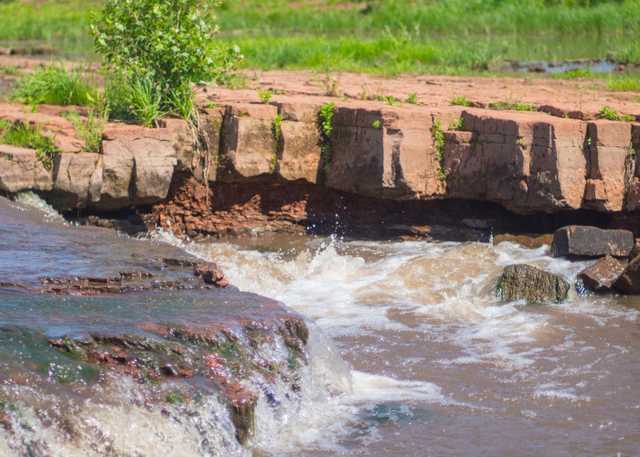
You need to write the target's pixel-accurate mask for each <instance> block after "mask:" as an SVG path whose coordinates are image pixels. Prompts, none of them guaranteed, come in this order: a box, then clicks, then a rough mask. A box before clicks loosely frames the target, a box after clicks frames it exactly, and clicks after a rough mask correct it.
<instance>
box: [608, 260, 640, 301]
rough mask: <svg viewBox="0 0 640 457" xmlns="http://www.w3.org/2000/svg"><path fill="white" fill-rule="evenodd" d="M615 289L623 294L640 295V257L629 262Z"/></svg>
mask: <svg viewBox="0 0 640 457" xmlns="http://www.w3.org/2000/svg"><path fill="white" fill-rule="evenodd" d="M614 287H615V288H616V289H617V290H618V291H620V292H622V293H623V294H629V295H633V294H640V256H637V257H636V258H634V259H633V260H632V261H631V262H629V265H627V267H626V268H625V269H624V271H623V272H622V274H621V275H620V277H619V278H618V280H617V281H616V282H615V284H614Z"/></svg>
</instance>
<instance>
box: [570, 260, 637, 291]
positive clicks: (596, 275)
mask: <svg viewBox="0 0 640 457" xmlns="http://www.w3.org/2000/svg"><path fill="white" fill-rule="evenodd" d="M627 263H628V262H627V261H626V260H620V259H617V258H615V257H611V256H609V255H608V256H606V257H603V258H601V259H599V260H598V261H597V262H596V263H594V264H593V265H591V266H590V267H588V268H585V269H584V270H583V271H581V272H580V274H579V275H578V279H579V280H581V281H582V283H583V284H584V286H585V287H586V288H587V289H589V290H592V291H594V292H606V291H610V290H612V288H613V285H614V284H615V283H616V281H617V280H618V278H620V275H622V273H623V272H624V270H625V268H626V266H627Z"/></svg>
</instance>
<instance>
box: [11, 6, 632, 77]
mask: <svg viewBox="0 0 640 457" xmlns="http://www.w3.org/2000/svg"><path fill="white" fill-rule="evenodd" d="M294 3H295V5H294ZM335 3H336V2H335V1H332V0H326V1H325V2H307V3H305V2H289V1H285V0H226V1H225V2H224V5H223V7H222V9H221V11H220V13H219V21H220V27H221V35H220V38H221V39H222V40H223V41H224V42H227V43H229V44H238V45H239V46H240V48H241V51H242V53H243V55H244V56H245V61H244V64H243V65H244V66H245V67H247V68H263V69H275V68H287V69H303V68H304V69H314V70H317V71H321V72H322V71H336V70H349V71H364V72H373V73H381V74H386V75H393V74H398V73H405V72H410V73H425V72H429V73H443V74H469V73H478V72H480V73H482V72H487V71H488V70H490V69H492V68H493V66H494V64H496V63H498V62H500V61H502V60H504V59H517V60H539V59H540V60H562V59H576V58H604V57H606V56H608V55H613V56H615V57H616V58H619V59H620V60H623V61H626V62H640V43H639V42H638V40H637V37H638V36H639V35H640V2H638V1H636V0H626V1H625V0H599V1H598V0H591V1H586V0H548V1H544V2H543V1H540V0H492V1H484V0H446V1H445V0H439V1H438V0H414V1H406V0H370V1H368V2H355V3H354V4H355V5H356V6H357V5H359V4H362V6H363V7H364V6H365V5H369V9H368V10H366V11H365V10H361V9H360V8H351V9H349V8H347V9H345V8H338V7H335V6H334V5H335ZM99 4H100V2H99V1H98V0H90V1H80V0H52V1H48V2H36V1H35V0H34V1H32V2H30V1H28V0H20V1H18V0H13V1H11V0H9V1H8V2H4V3H0V41H2V40H10V41H15V40H32V41H33V40H35V41H42V42H44V43H47V44H50V45H51V46H54V47H56V48H58V49H61V50H62V51H63V54H71V55H78V54H80V55H83V56H89V57H91V56H92V43H91V39H90V38H89V35H88V23H89V20H90V14H91V10H95V9H97V7H98V6H99ZM576 5H578V6H576ZM579 5H591V6H579Z"/></svg>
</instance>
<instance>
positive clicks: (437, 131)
mask: <svg viewBox="0 0 640 457" xmlns="http://www.w3.org/2000/svg"><path fill="white" fill-rule="evenodd" d="M431 136H432V137H433V147H434V149H435V152H436V159H437V160H438V165H439V167H438V179H440V180H441V181H444V180H445V179H446V178H447V173H446V172H445V170H444V143H445V138H444V130H443V129H442V123H441V122H440V119H438V118H437V117H436V118H434V119H433V125H432V126H431Z"/></svg>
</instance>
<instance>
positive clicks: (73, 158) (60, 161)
mask: <svg viewBox="0 0 640 457" xmlns="http://www.w3.org/2000/svg"><path fill="white" fill-rule="evenodd" d="M100 159H101V158H100V154H94V153H88V152H80V153H77V154H74V153H62V154H58V155H57V156H56V158H55V165H54V170H55V180H54V185H53V190H54V194H53V195H54V200H55V203H54V205H55V206H56V208H58V209H60V210H70V209H75V208H86V207H87V206H88V205H89V203H90V202H92V201H95V200H97V199H98V196H99V192H100V181H101V175H102V169H101V168H100V165H101V160H100Z"/></svg>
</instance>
